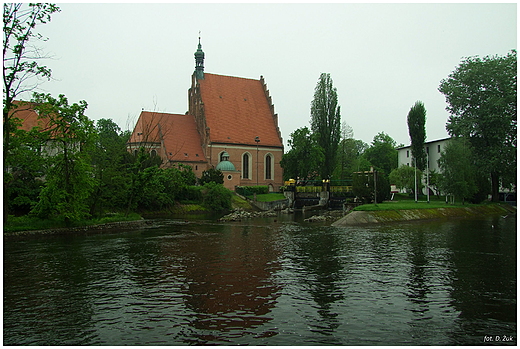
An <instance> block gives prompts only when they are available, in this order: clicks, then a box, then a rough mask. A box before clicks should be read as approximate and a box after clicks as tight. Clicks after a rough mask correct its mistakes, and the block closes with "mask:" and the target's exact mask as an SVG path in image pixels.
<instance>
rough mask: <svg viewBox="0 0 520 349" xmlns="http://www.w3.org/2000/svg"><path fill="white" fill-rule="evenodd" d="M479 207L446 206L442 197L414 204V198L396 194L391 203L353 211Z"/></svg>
mask: <svg viewBox="0 0 520 349" xmlns="http://www.w3.org/2000/svg"><path fill="white" fill-rule="evenodd" d="M474 206H479V205H475V204H470V203H467V202H466V203H465V204H464V205H463V204H462V202H455V204H448V203H446V201H445V198H444V197H440V198H438V197H436V196H432V197H430V202H426V198H425V197H423V198H421V200H419V201H418V202H415V199H414V198H411V197H410V196H408V195H403V194H398V195H396V196H395V198H394V200H393V201H386V202H382V203H379V204H366V205H361V206H358V207H356V208H354V211H393V210H415V209H431V208H455V207H459V208H463V207H474Z"/></svg>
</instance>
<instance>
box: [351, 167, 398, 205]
mask: <svg viewBox="0 0 520 349" xmlns="http://www.w3.org/2000/svg"><path fill="white" fill-rule="evenodd" d="M374 175H375V178H376V180H375V182H376V183H374ZM374 185H375V186H376V187H374ZM352 192H353V194H354V195H355V196H356V197H357V198H358V199H360V200H361V201H362V202H363V203H370V202H373V201H375V199H376V198H375V197H374V193H377V203H380V202H383V201H384V200H388V199H389V198H390V184H389V183H388V178H387V176H383V175H381V174H380V173H378V172H377V171H375V172H369V171H364V172H356V173H354V174H353V175H352Z"/></svg>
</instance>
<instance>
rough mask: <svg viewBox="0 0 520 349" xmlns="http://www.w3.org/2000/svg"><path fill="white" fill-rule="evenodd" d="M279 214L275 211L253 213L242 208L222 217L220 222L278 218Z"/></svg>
mask: <svg viewBox="0 0 520 349" xmlns="http://www.w3.org/2000/svg"><path fill="white" fill-rule="evenodd" d="M277 215H278V214H277V213H276V212H275V211H274V210H270V211H260V212H251V211H246V210H244V209H242V208H236V209H234V210H233V212H231V213H229V214H227V215H225V216H224V217H221V218H220V219H219V220H218V221H219V222H240V221H241V220H242V219H246V218H253V217H276V216H277Z"/></svg>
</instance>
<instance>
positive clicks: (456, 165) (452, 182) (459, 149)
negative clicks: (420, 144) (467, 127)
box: [439, 137, 478, 204]
mask: <svg viewBox="0 0 520 349" xmlns="http://www.w3.org/2000/svg"><path fill="white" fill-rule="evenodd" d="M472 159H473V154H472V150H471V146H470V144H469V142H468V141H467V140H466V139H464V138H463V137H461V138H452V139H451V140H450V142H449V143H448V144H447V145H446V147H445V148H444V151H443V152H442V153H441V157H440V159H439V167H440V169H441V174H442V176H441V178H440V182H439V186H440V188H441V190H442V191H443V192H444V193H446V194H451V195H453V197H458V198H460V199H461V200H462V204H464V200H465V199H468V198H471V197H472V196H473V194H475V193H476V192H477V190H478V188H477V185H476V175H475V174H476V168H475V166H474V165H473V163H472Z"/></svg>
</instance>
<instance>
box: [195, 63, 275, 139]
mask: <svg viewBox="0 0 520 349" xmlns="http://www.w3.org/2000/svg"><path fill="white" fill-rule="evenodd" d="M197 82H198V83H199V85H200V93H201V98H202V101H203V102H204V111H205V116H206V125H207V126H208V127H209V128H210V140H211V141H212V142H218V143H231V144H233V143H234V144H251V145H256V143H255V137H257V136H258V137H259V138H260V143H259V144H260V145H261V146H262V145H263V146H276V147H282V146H283V144H282V140H281V138H280V136H279V134H278V129H277V127H278V125H276V122H275V120H274V118H273V114H272V112H271V106H270V104H269V101H268V99H267V97H266V94H265V92H264V86H263V83H262V81H260V80H253V79H246V78H238V77H233V76H225V75H216V74H209V73H204V79H201V80H198V81H197Z"/></svg>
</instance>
